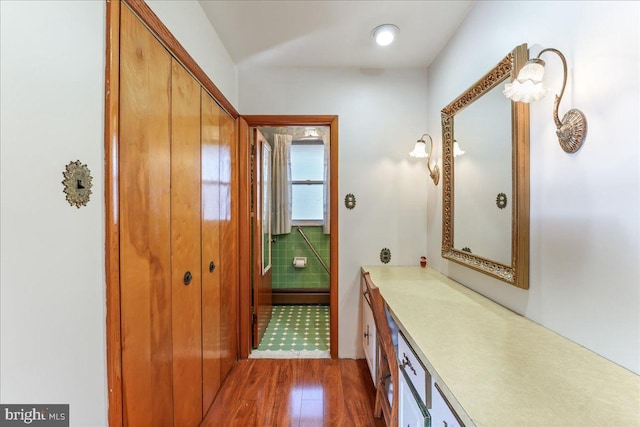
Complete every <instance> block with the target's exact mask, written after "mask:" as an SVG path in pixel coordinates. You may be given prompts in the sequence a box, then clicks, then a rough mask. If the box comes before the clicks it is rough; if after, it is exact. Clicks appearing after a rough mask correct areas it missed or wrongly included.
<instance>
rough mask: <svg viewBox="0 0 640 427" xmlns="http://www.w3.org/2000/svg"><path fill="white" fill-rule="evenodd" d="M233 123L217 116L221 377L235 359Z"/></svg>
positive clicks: (235, 157)
mask: <svg viewBox="0 0 640 427" xmlns="http://www.w3.org/2000/svg"><path fill="white" fill-rule="evenodd" d="M237 139H238V138H237V131H236V122H235V120H234V119H232V118H231V117H229V116H228V115H227V114H226V113H224V112H221V114H220V181H221V185H220V210H221V223H220V254H221V257H222V259H221V267H222V272H221V285H220V301H221V309H222V311H221V315H220V334H221V346H222V347H221V361H220V369H221V376H222V378H225V377H226V376H227V374H228V373H229V371H230V370H231V367H232V366H233V364H234V363H235V361H236V360H237V356H238V324H237V322H238V177H237V173H238V154H237V147H238V145H237Z"/></svg>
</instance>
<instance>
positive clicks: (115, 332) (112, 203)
mask: <svg viewBox="0 0 640 427" xmlns="http://www.w3.org/2000/svg"><path fill="white" fill-rule="evenodd" d="M105 2H106V38H105V39H106V61H105V86H104V93H105V97H104V105H105V108H104V156H105V161H104V168H105V169H104V206H105V285H106V350H107V355H106V356H107V357H106V362H107V395H108V400H109V409H108V420H109V426H111V427H119V426H122V425H123V423H124V419H123V405H122V403H123V402H122V335H121V329H120V327H121V322H120V219H119V213H120V199H119V198H120V194H119V192H118V188H119V179H120V176H119V168H120V164H119V162H118V156H119V144H120V139H119V135H120V122H119V118H120V9H121V8H122V7H129V8H130V9H131V10H132V11H133V13H134V14H135V15H136V16H137V17H138V18H139V19H140V20H141V21H142V22H143V23H144V24H145V25H146V26H147V28H148V29H149V31H150V32H151V33H152V34H153V35H154V36H155V37H156V38H157V39H158V41H160V43H161V44H162V45H163V46H164V47H165V48H166V49H167V50H168V51H169V53H170V54H171V56H173V57H174V58H175V59H176V60H178V62H180V63H181V64H182V65H183V66H184V67H185V68H186V69H187V70H188V71H189V72H190V73H191V74H192V75H193V76H194V77H195V78H196V80H198V82H199V83H200V84H201V85H202V86H203V88H204V89H205V90H206V91H207V92H209V94H210V95H211V96H212V97H213V98H214V99H215V100H216V102H217V103H218V105H220V106H221V107H222V109H223V110H225V112H226V113H227V114H228V115H229V116H230V117H232V118H233V119H234V120H235V121H236V126H238V124H237V123H238V117H239V116H240V115H239V114H238V112H237V111H236V109H235V108H234V107H233V105H231V103H230V102H229V100H228V99H227V98H226V97H225V96H224V95H223V94H222V92H221V91H220V90H219V89H218V88H217V87H216V85H215V84H214V83H213V82H212V81H211V79H210V78H209V77H208V76H207V74H206V73H205V72H204V71H203V70H202V69H201V68H200V66H199V65H198V63H197V62H196V61H195V60H194V59H193V58H192V57H191V55H189V53H188V52H187V51H186V49H185V48H184V47H183V46H182V45H181V44H180V42H179V41H178V40H177V39H176V38H175V37H174V36H173V34H172V33H171V31H169V29H168V28H167V27H166V26H165V25H164V24H163V23H162V21H161V20H160V18H158V16H157V15H156V14H155V13H154V12H153V11H152V10H151V8H150V7H149V6H148V5H147V4H146V3H145V2H144V1H143V0H106V1H105ZM233 196H234V197H238V195H237V194H234V195H233Z"/></svg>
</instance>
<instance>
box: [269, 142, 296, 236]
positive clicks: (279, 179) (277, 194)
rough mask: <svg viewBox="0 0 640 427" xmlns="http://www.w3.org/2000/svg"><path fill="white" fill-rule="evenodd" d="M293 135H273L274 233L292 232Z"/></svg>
mask: <svg viewBox="0 0 640 427" xmlns="http://www.w3.org/2000/svg"><path fill="white" fill-rule="evenodd" d="M292 140H293V137H292V136H291V135H281V134H275V135H274V136H273V154H272V155H273V158H272V166H273V171H272V180H273V188H272V192H273V199H272V203H273V213H272V215H273V217H272V219H271V220H272V227H273V230H272V234H274V235H275V234H289V233H291V141H292Z"/></svg>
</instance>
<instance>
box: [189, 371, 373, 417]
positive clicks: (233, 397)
mask: <svg viewBox="0 0 640 427" xmlns="http://www.w3.org/2000/svg"><path fill="white" fill-rule="evenodd" d="M374 391H375V390H374V388H373V384H372V381H371V376H370V375H369V371H368V368H367V364H366V362H365V361H364V360H352V359H342V360H335V359H249V360H240V361H238V363H237V364H236V365H235V366H234V367H233V369H232V370H231V373H230V374H229V376H228V377H227V379H226V380H225V382H224V384H223V385H222V388H221V389H220V392H219V393H218V396H217V397H216V400H215V401H214V403H213V405H212V406H211V408H210V409H209V412H208V413H207V415H206V417H205V419H204V420H203V421H202V424H201V427H221V426H224V427H227V426H243V427H253V426H256V427H271V426H273V427H276V426H277V427H288V426H291V427H311V426H339V427H359V426H363V427H364V426H366V427H369V426H373V427H378V426H384V421H381V420H379V419H374V418H373V399H374Z"/></svg>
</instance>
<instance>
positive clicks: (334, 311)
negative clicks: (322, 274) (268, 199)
mask: <svg viewBox="0 0 640 427" xmlns="http://www.w3.org/2000/svg"><path fill="white" fill-rule="evenodd" d="M240 121H241V125H240V126H241V132H240V133H239V139H238V142H239V150H240V164H239V172H240V174H241V175H240V192H241V194H243V197H242V198H241V199H240V203H241V206H240V209H241V210H240V211H241V213H242V217H241V218H240V229H241V233H240V245H241V246H242V248H241V254H240V275H241V276H240V277H241V280H240V296H241V297H240V332H239V333H240V358H242V359H246V358H247V357H249V352H250V351H251V323H250V315H251V314H250V312H249V307H250V305H251V280H250V277H251V270H250V269H251V245H250V241H248V240H247V239H249V238H250V232H251V216H250V212H249V211H250V203H251V200H250V199H248V197H249V195H250V191H251V182H250V176H249V174H250V173H251V171H250V161H251V159H250V157H249V156H250V154H249V146H248V145H249V127H260V126H329V127H330V136H331V148H330V153H329V155H330V159H331V170H330V183H329V185H330V188H329V191H330V196H329V199H330V211H331V238H330V243H329V247H330V249H329V252H330V257H331V260H332V262H331V264H330V265H331V268H330V285H329V289H330V292H331V296H330V309H329V321H330V326H329V335H330V338H329V343H330V353H331V357H332V358H333V359H337V358H338V330H339V329H338V262H337V261H338V116H334V115H323V116H303V115H284V116H270V115H248V116H241V117H240ZM242 126H246V130H244V133H245V135H244V136H243V131H242ZM243 190H244V191H243ZM243 204H244V205H243ZM243 206H244V210H243ZM243 279H244V280H243Z"/></svg>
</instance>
